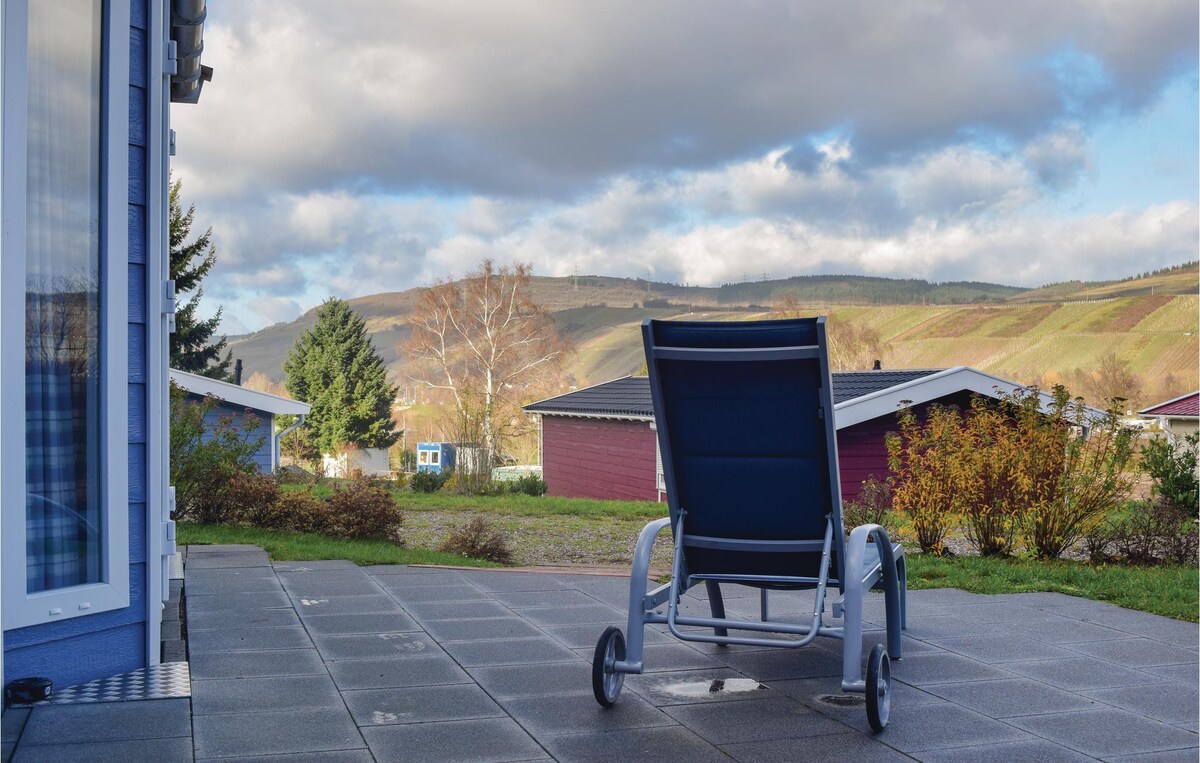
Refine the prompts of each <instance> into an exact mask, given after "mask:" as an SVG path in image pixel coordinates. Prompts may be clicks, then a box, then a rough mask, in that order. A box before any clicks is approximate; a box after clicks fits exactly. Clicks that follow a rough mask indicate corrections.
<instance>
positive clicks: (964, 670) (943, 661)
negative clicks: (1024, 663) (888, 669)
mask: <svg viewBox="0 0 1200 763" xmlns="http://www.w3.org/2000/svg"><path fill="white" fill-rule="evenodd" d="M1005 667H1007V665H1006V666H1005ZM892 676H894V677H895V678H897V679H899V680H901V681H903V682H904V683H907V684H912V685H914V686H928V685H931V684H944V683H954V682H957V681H983V680H986V679H989V678H1011V677H1012V675H1011V674H1010V673H1007V672H1005V671H1004V670H1001V669H1000V668H996V667H993V666H991V665H985V664H984V663H982V662H978V661H976V660H972V659H969V658H967V657H962V656H960V655H957V654H949V653H946V654H914V655H913V656H912V657H906V658H904V659H903V660H900V661H898V662H896V663H894V664H893V665H892Z"/></svg>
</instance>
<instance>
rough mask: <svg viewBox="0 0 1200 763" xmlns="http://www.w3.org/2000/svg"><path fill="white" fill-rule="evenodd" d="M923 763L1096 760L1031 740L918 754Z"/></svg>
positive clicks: (1060, 746)
mask: <svg viewBox="0 0 1200 763" xmlns="http://www.w3.org/2000/svg"><path fill="white" fill-rule="evenodd" d="M913 757H915V758H916V759H917V760H920V761H923V763H1050V762H1051V761H1055V762H1056V763H1057V762H1059V761H1061V763H1076V761H1078V763H1084V761H1092V760H1095V758H1093V757H1091V756H1089V755H1084V754H1083V753H1080V752H1076V751H1074V750H1071V749H1068V748H1066V747H1063V746H1062V745H1057V744H1054V743H1053V742H1048V741H1046V740H1045V739H1027V740H1023V741H1020V742H999V743H997V744H985V745H979V746H972V747H952V748H950V749H948V750H931V751H929V752H918V753H914V755H913Z"/></svg>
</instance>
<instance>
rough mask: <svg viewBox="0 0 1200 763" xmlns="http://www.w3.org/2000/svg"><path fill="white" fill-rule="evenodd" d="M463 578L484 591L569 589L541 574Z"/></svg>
mask: <svg viewBox="0 0 1200 763" xmlns="http://www.w3.org/2000/svg"><path fill="white" fill-rule="evenodd" d="M462 576H463V578H464V579H466V580H468V581H470V582H471V583H472V584H474V585H476V586H478V587H479V588H481V589H482V590H484V591H557V590H559V589H562V588H567V587H568V586H567V585H566V584H565V583H562V582H561V581H559V580H557V579H556V578H555V577H554V576H553V575H546V574H539V573H529V572H482V571H481V572H464V573H462ZM628 585H629V584H628V583H626V586H628Z"/></svg>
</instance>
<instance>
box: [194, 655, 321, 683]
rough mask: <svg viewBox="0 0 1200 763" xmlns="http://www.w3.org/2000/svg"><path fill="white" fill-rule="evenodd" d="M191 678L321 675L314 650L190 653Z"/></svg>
mask: <svg viewBox="0 0 1200 763" xmlns="http://www.w3.org/2000/svg"><path fill="white" fill-rule="evenodd" d="M191 672H192V678H262V677H266V676H314V675H324V674H325V663H323V662H321V657H320V655H318V654H317V650H316V649H275V650H272V651H263V652H216V653H209V654H194V655H192V659H191Z"/></svg>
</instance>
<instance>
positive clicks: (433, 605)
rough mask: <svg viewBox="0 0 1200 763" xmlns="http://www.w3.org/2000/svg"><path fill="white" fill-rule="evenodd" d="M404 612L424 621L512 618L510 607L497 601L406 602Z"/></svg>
mask: <svg viewBox="0 0 1200 763" xmlns="http://www.w3.org/2000/svg"><path fill="white" fill-rule="evenodd" d="M404 611H406V612H408V613H409V614H411V615H413V616H414V617H419V618H421V619H422V620H478V619H480V618H487V617H511V616H512V614H513V613H512V611H511V610H509V608H508V607H506V606H504V605H503V604H500V603H499V602H495V601H485V600H482V599H481V600H478V601H406V602H405V603H404Z"/></svg>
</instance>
